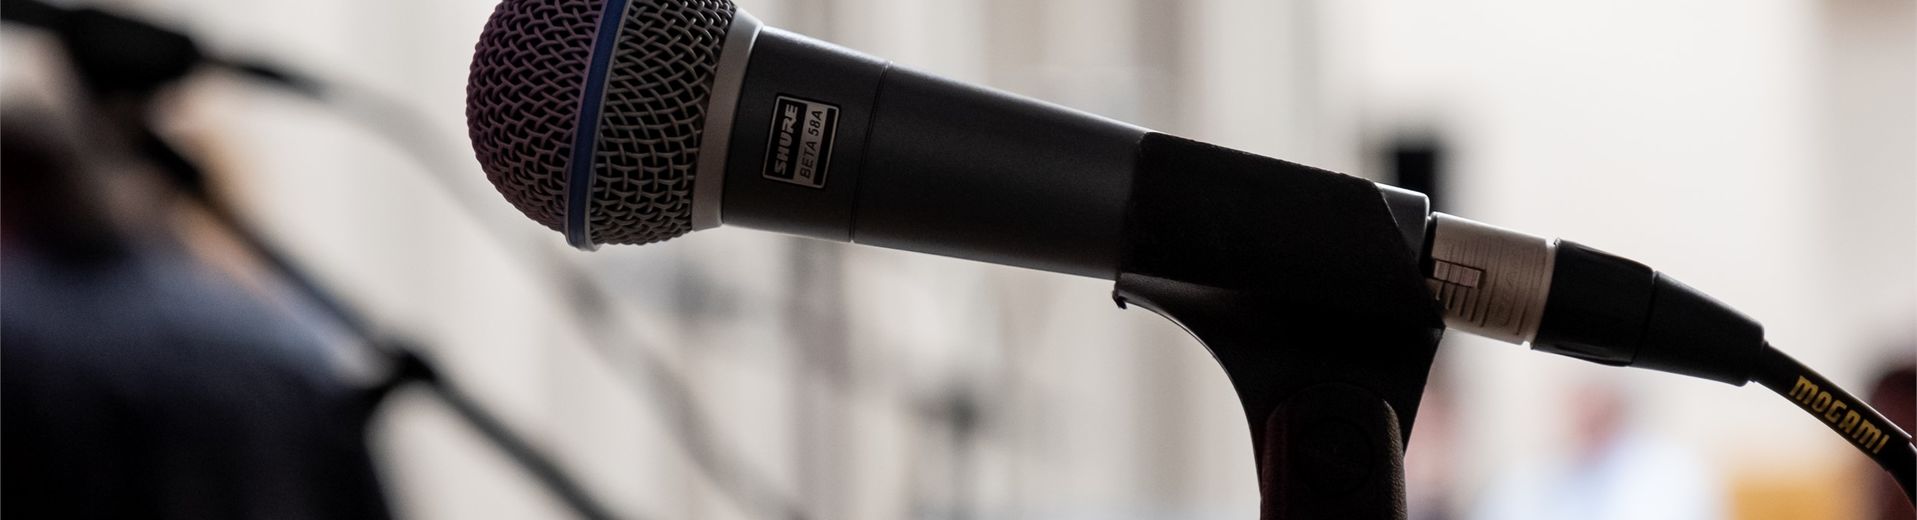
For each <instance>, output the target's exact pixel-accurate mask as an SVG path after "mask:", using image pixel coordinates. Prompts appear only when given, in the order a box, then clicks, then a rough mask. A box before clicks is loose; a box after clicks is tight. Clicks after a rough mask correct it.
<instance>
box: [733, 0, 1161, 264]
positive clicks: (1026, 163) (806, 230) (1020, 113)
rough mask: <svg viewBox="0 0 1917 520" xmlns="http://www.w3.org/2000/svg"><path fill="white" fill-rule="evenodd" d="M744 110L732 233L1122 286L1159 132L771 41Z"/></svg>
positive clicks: (789, 39) (767, 37) (810, 45)
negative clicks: (1135, 205) (1124, 253)
mask: <svg viewBox="0 0 1917 520" xmlns="http://www.w3.org/2000/svg"><path fill="white" fill-rule="evenodd" d="M738 106H739V108H738V112H737V115H736V116H735V119H734V121H733V126H732V129H731V132H732V137H731V139H732V148H731V151H730V156H729V157H728V158H727V161H726V162H727V167H726V170H725V176H726V180H725V192H724V193H725V194H724V209H723V221H724V222H725V224H727V225H738V226H743V227H749V228H756V229H764V230H769V231H777V232H782V233H790V234H794V235H801V236H807V237H813V238H821V239H827V240H837V241H850V242H856V243H862V244H869V245H874V246H880V247H887V248H894V249H903V250H909V251H918V252H924V253H933V254H939V255H945V256H953V257H959V258H967V259H973V260H980V261H985V262H990V263H996V264H1004V265H1012V266H1019V267H1028V268H1033V269H1040V270H1046V271H1055V272H1061V273H1070V274H1077V275H1083V276H1091V277H1098V278H1105V279H1112V278H1113V277H1115V276H1116V274H1117V270H1118V258H1119V255H1120V248H1121V243H1122V239H1123V226H1124V219H1125V210H1126V207H1127V204H1128V201H1129V199H1130V195H1131V187H1132V181H1133V177H1134V172H1135V171H1136V169H1137V164H1138V161H1139V144H1140V142H1141V141H1142V140H1143V139H1144V137H1145V135H1146V133H1147V132H1146V131H1145V130H1144V129H1141V128H1138V127H1135V126H1132V125H1128V124H1124V123H1120V122H1117V121H1113V120H1110V119H1106V118H1102V117H1098V116H1094V115H1091V114H1087V113H1083V112H1079V111H1075V110H1071V109H1067V108H1063V107H1059V106H1056V105H1052V104H1048V103H1043V102H1039V101H1034V100H1031V99H1028V98H1022V97H1018V96H1014V95H1010V94H1005V93H1002V92H997V91H993V90H988V89H983V88H979V87H975V86H971V85H967V84H963V83H959V82H955V81H951V80H947V79H944V78H939V77H936V76H932V75H929V74H925V73H921V72H918V71H914V70H911V69H907V68H903V67H897V66H894V65H892V64H890V63H888V62H884V61H881V60H877V59H874V58H871V57H867V56H864V55H861V54H859V53H856V52H854V51H850V50H847V49H844V48H840V47H837V46H833V45H830V44H825V43H821V42H818V41H816V40H812V39H810V38H806V37H804V36H800V35H796V34H793V33H789V32H785V31H781V30H778V29H771V28H767V29H765V30H764V31H763V32H762V33H761V34H760V36H759V38H758V41H757V43H756V44H755V45H754V46H753V47H752V57H751V61H750V66H748V67H747V69H746V74H745V79H744V88H743V89H742V96H741V97H740V98H739V105H738ZM821 112H825V113H836V121H833V122H832V123H833V124H831V125H823V124H821V123H822V122H821V121H820V120H821V119H825V117H823V114H821ZM821 133H823V134H826V135H816V134H821ZM815 145H816V146H817V148H813V146H815ZM814 158H816V160H817V161H819V163H818V164H816V165H814V166H813V167H810V168H809V169H808V168H805V167H802V166H800V165H798V162H799V161H808V160H813V159H814ZM791 170H801V172H802V174H801V175H793V174H792V173H790V171H791ZM806 174H809V175H806Z"/></svg>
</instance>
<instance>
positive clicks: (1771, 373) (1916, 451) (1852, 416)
mask: <svg viewBox="0 0 1917 520" xmlns="http://www.w3.org/2000/svg"><path fill="white" fill-rule="evenodd" d="M1751 380H1752V381H1756V382H1757V383H1758V384H1761V385H1764V387H1765V388H1769V389H1771V391H1773V392H1777V395H1781V396H1784V398H1786V399H1790V400H1791V402H1792V403H1795V404H1797V407H1798V408H1802V409H1803V410H1804V411H1805V412H1808V413H1810V414H1811V416H1812V417H1816V418H1817V420H1818V421H1819V422H1822V423H1824V426H1828V427H1830V429H1831V431H1834V432H1837V434H1838V435H1840V436H1843V437H1844V440H1846V441H1849V442H1850V444H1851V446H1852V447H1855V448H1857V449H1858V451H1861V452H1863V453H1864V456H1867V457H1870V460H1871V461H1872V462H1876V463H1877V465H1878V466H1880V467H1883V468H1884V471H1888V472H1890V476H1891V477H1893V478H1896V479H1897V484H1898V486H1901V487H1903V488H1904V498H1907V499H1910V500H1911V501H1912V503H1917V485H1914V483H1917V446H1912V445H1911V443H1910V434H1909V433H1905V432H1904V430H1903V429H1902V428H1898V427H1897V425H1895V424H1892V423H1891V422H1890V420H1889V419H1885V418H1884V415H1883V414H1880V413H1877V410H1876V409H1874V408H1871V407H1870V404H1868V403H1865V402H1864V401H1863V400H1860V399H1858V398H1857V397H1856V396H1853V395H1851V394H1850V392H1846V391H1844V389H1842V388H1839V387H1838V386H1837V384H1836V383H1832V382H1831V381H1830V380H1829V379H1825V378H1824V376H1823V375H1821V374H1818V373H1817V372H1816V371H1813V370H1811V369H1810V368H1808V367H1805V366H1804V364H1803V363H1799V362H1797V360H1796V359H1792V358H1791V357H1790V356H1789V355H1787V354H1784V352H1783V351H1780V350H1777V349H1776V348H1774V347H1771V346H1770V344H1769V343H1765V344H1764V350H1763V351H1762V353H1761V354H1760V355H1759V356H1758V360H1757V366H1756V370H1755V371H1754V373H1753V374H1752V376H1751Z"/></svg>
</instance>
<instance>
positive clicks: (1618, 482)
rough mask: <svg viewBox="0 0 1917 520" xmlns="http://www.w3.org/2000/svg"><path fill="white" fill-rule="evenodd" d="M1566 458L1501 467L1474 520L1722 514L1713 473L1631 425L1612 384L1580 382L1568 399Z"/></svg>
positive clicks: (1681, 519) (1662, 519) (1674, 519)
mask: <svg viewBox="0 0 1917 520" xmlns="http://www.w3.org/2000/svg"><path fill="white" fill-rule="evenodd" d="M1569 405H1570V406H1571V407H1572V417H1573V421H1575V424H1574V426H1575V427H1574V428H1573V429H1572V435H1571V437H1570V438H1569V439H1566V441H1567V443H1568V445H1569V449H1568V450H1566V451H1567V456H1566V457H1563V458H1560V459H1558V460H1555V461H1551V462H1545V463H1541V464H1538V465H1536V466H1533V467H1527V468H1522V469H1519V470H1517V471H1513V472H1510V473H1507V474H1506V475H1504V476H1503V477H1502V478H1499V479H1498V480H1496V481H1494V482H1493V483H1492V486H1491V488H1490V489H1489V490H1488V491H1486V493H1485V494H1484V496H1483V497H1482V498H1481V500H1480V502H1479V504H1478V507H1477V508H1476V511H1475V513H1474V514H1473V515H1472V517H1473V518H1476V519H1479V520H1536V519H1544V518H1549V519H1555V520H1666V519H1667V520H1701V519H1712V518H1722V517H1723V516H1724V511H1725V508H1724V505H1723V503H1722V502H1723V493H1722V491H1721V490H1720V486H1719V483H1718V479H1717V477H1716V476H1715V475H1713V474H1712V472H1711V471H1709V470H1708V469H1707V467H1706V466H1705V465H1704V463H1703V462H1702V461H1700V460H1698V458H1697V457H1696V456H1695V455H1693V454H1691V453H1689V452H1686V451H1684V450H1683V449H1681V448H1679V447H1677V446H1676V445H1674V444H1672V443H1668V442H1664V441H1662V440H1660V439H1658V438H1656V437H1654V436H1652V435H1650V434H1648V433H1646V432H1643V431H1641V430H1639V429H1637V428H1635V427H1634V426H1633V424H1632V422H1631V420H1630V417H1631V415H1630V406H1629V403H1628V401H1627V400H1626V397H1625V396H1624V395H1623V394H1622V393H1621V392H1620V391H1618V390H1617V389H1614V388H1611V387H1608V386H1603V385H1589V384H1587V385H1585V386H1582V387H1580V388H1579V389H1578V390H1576V391H1575V393H1574V394H1573V397H1572V399H1571V401H1570V403H1569Z"/></svg>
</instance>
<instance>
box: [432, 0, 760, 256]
mask: <svg viewBox="0 0 1917 520" xmlns="http://www.w3.org/2000/svg"><path fill="white" fill-rule="evenodd" d="M605 1H606V0H505V1H504V2H501V3H500V4H499V6H498V8H497V9H495V10H494V12H493V16H492V19H491V20H489V21H488V22H487V24H486V28H485V30H484V31H483V32H482V33H481V35H480V41H479V45H478V46H477V48H476V49H475V52H474V55H473V66H472V73H471V76H470V78H469V80H468V83H467V89H466V96H467V105H466V118H467V126H468V131H469V133H470V136H471V138H472V141H473V149H474V152H475V154H476V155H477V157H478V159H479V163H480V166H481V167H482V168H483V169H484V170H485V172H486V178H487V180H489V181H492V183H493V186H494V187H495V188H497V189H498V190H499V192H500V194H502V195H505V196H506V198H507V199H508V200H509V201H511V202H512V204H513V206H514V207H516V208H518V209H519V210H520V212H522V213H525V214H526V216H527V217H530V218H532V219H533V220H535V221H538V222H539V223H541V224H544V225H546V227H549V228H552V229H554V230H564V227H565V220H566V205H567V195H566V193H567V189H566V186H567V175H568V173H567V170H568V168H569V167H570V166H571V164H572V160H573V156H574V153H573V147H574V146H575V143H593V144H592V145H593V146H594V149H593V150H592V153H591V155H590V157H591V161H592V165H591V168H592V171H593V172H594V174H595V175H594V177H595V181H594V182H593V185H592V187H591V189H590V193H591V198H590V200H586V201H573V203H575V204H587V205H588V206H587V207H588V208H590V213H589V214H588V216H587V218H588V219H589V221H590V223H591V236H590V238H591V240H592V242H594V243H601V244H645V243H651V242H658V241H662V240H666V239H670V238H673V237H677V236H679V235H683V234H685V233H687V232H690V231H691V230H692V200H693V199H692V181H693V176H694V173H695V170H696V168H697V165H698V158H699V149H700V142H701V138H702V133H703V131H704V129H705V115H706V105H707V100H708V99H709V98H710V96H711V92H712V84H713V74H714V72H713V71H714V69H716V68H717V66H718V62H719V53H720V51H721V50H723V47H724V43H725V36H726V30H727V28H728V27H729V26H730V25H731V21H732V17H733V14H734V7H733V5H732V3H731V2H730V1H728V0H630V1H631V2H632V3H631V5H629V6H628V7H627V8H626V14H625V16H624V17H623V23H621V24H620V26H619V27H618V31H617V34H618V38H617V43H616V45H615V46H614V47H612V49H613V51H612V52H613V55H612V56H611V57H610V59H609V60H608V61H607V66H606V70H605V71H604V76H603V77H604V81H605V84H604V89H605V90H604V93H603V99H602V100H596V101H599V102H598V103H597V105H598V107H599V108H598V113H597V114H587V116H588V117H592V118H596V120H597V127H598V131H597V133H596V135H594V136H586V137H592V139H578V137H580V136H578V135H577V132H578V131H579V128H578V127H579V125H580V110H581V109H582V107H586V106H588V104H587V103H583V101H586V100H585V99H584V96H585V94H586V90H587V89H586V87H587V85H586V82H587V81H588V79H589V78H588V68H589V67H590V66H591V61H592V57H593V56H592V53H593V46H594V38H595V35H596V34H597V33H598V28H599V24H600V16H601V13H602V12H603V11H604V10H605Z"/></svg>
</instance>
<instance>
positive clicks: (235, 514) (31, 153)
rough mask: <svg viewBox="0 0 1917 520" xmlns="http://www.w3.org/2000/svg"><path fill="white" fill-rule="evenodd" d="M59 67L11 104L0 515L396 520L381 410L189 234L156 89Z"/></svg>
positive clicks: (1, 111)
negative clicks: (181, 220)
mask: <svg viewBox="0 0 1917 520" xmlns="http://www.w3.org/2000/svg"><path fill="white" fill-rule="evenodd" d="M9 36H12V35H9ZM9 42H10V43H11V42H12V40H9ZM8 50H9V51H10V55H14V56H18V55H19V54H18V53H14V52H11V51H14V50H16V49H8ZM45 61H48V62H55V61H56V60H45ZM10 65H11V66H14V67H18V66H21V64H19V63H14V64H10ZM48 69H49V70H38V71H35V73H37V74H40V75H42V76H41V77H39V78H38V80H40V81H34V82H32V83H38V84H40V86H42V87H44V86H46V85H54V86H55V87H56V88H55V89H54V90H56V91H57V92H54V93H53V94H54V95H50V96H49V95H42V96H40V97H39V98H38V99H30V100H29V99H24V98H22V97H20V96H8V98H7V99H5V100H4V102H0V198H3V199H4V200H0V401H3V403H0V430H3V431H0V471H4V477H3V478H0V516H6V517H9V518H160V519H194V520H207V519H332V518H371V519H378V518H385V517H386V516H387V515H388V512H387V507H386V504H385V499H384V497H383V493H382V491H381V489H380V488H379V486H378V479H377V478H376V476H375V472H374V468H373V463H372V459H371V457H370V455H369V453H368V450H367V448H366V443H365V435H364V427H365V423H366V421H367V418H368V417H369V413H370V411H369V408H368V406H369V405H370V404H371V401H370V400H369V399H368V398H367V396H366V394H365V393H364V392H361V391H360V390H358V389H356V388H354V387H353V386H351V385H349V384H347V383H346V382H345V380H344V379H343V378H341V377H339V376H338V372H337V371H336V370H335V364H334V362H333V361H332V359H333V358H331V357H330V356H329V355H328V354H327V352H326V351H325V350H324V348H325V345H324V343H323V342H322V341H321V340H320V338H319V336H318V335H317V334H315V333H313V332H312V331H311V330H310V329H307V328H306V327H303V326H301V325H300V324H299V323H298V320H295V319H292V316H291V315H289V314H288V312H286V311H285V310H284V308H283V307H278V306H273V305H268V304H267V303H266V301H265V300H263V299H262V298H261V295H260V294H258V293H256V292H252V291H249V289H248V288H247V287H246V286H243V285H242V284H240V283H237V282H236V280H235V279H234V278H233V277H232V276H230V273H229V272H226V271H222V270H220V269H216V268H214V267H213V266H212V265H210V264H209V263H207V262H205V261H204V260H203V258H201V257H199V256H196V254H195V253H193V249H192V248H189V247H187V246H186V245H185V244H186V241H184V240H182V236H183V235H182V234H181V233H180V231H179V229H178V227H177V226H176V225H175V222H178V219H176V218H174V217H175V206H174V205H175V204H176V203H177V201H175V200H174V199H173V197H170V196H169V191H170V190H168V189H166V188H165V186H166V183H165V182H164V181H162V180H160V176H159V175H156V174H154V173H153V169H154V168H153V167H152V166H151V165H150V164H149V162H148V161H146V160H145V158H146V153H147V151H145V150H143V149H142V147H143V146H147V145H150V144H151V143H142V142H140V141H138V140H137V139H130V138H129V137H130V136H136V135H145V134H144V133H141V132H142V128H143V127H141V126H140V125H143V124H144V121H145V120H144V117H145V116H146V114H147V111H146V110H145V108H146V107H145V105H146V103H145V102H146V99H141V98H137V97H114V98H111V99H107V98H101V97H89V96H86V95H75V94H74V93H75V92H76V91H79V90H81V89H64V88H59V87H65V86H67V85H73V84H74V82H72V81H64V80H62V79H60V78H49V77H46V76H44V75H53V74H64V72H63V70H62V69H60V68H58V67H48ZM10 72H12V74H9V75H8V76H9V77H8V79H9V80H10V81H9V85H8V87H9V88H8V94H10V95H11V94H18V93H19V92H20V91H22V90H26V91H33V90H34V89H32V88H27V89H22V88H20V87H21V85H15V84H12V83H13V81H11V80H12V79H15V78H18V77H23V76H19V75H18V74H20V71H19V70H18V69H16V70H14V71H10ZM41 93H42V94H45V93H46V92H45V89H42V91H41ZM94 94H97V92H95V93H94ZM49 99H55V100H64V101H67V102H70V104H69V105H62V104H61V103H48V102H47V100H49Z"/></svg>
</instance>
